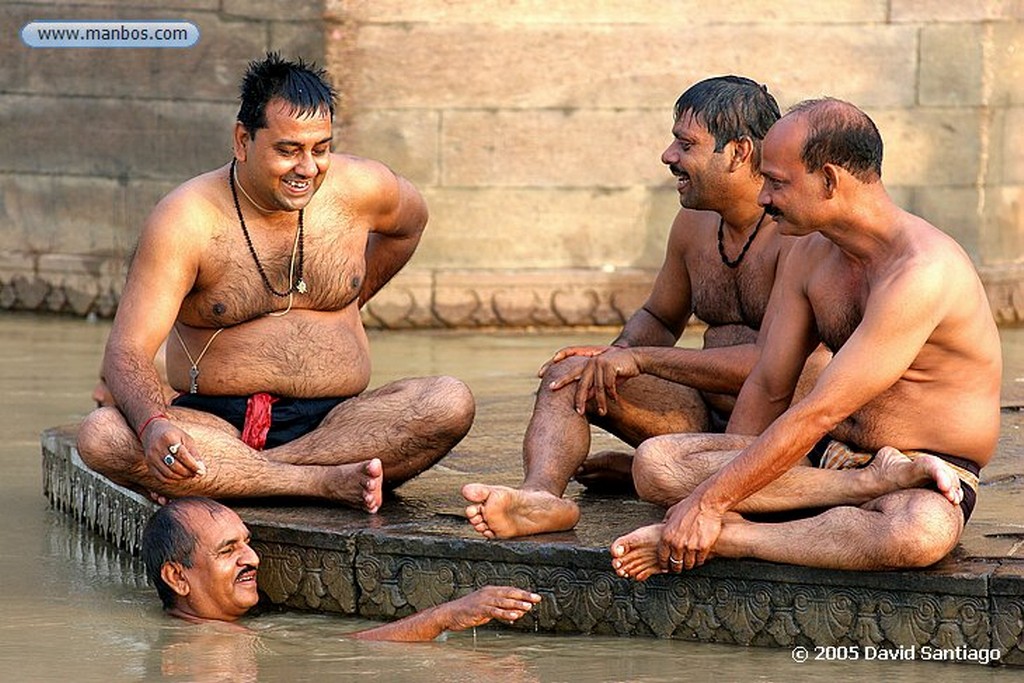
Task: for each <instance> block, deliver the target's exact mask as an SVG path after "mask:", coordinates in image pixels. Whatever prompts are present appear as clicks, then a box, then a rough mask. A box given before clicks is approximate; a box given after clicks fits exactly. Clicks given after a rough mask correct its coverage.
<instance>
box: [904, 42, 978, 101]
mask: <svg viewBox="0 0 1024 683" xmlns="http://www.w3.org/2000/svg"><path fill="white" fill-rule="evenodd" d="M983 32H984V29H983V28H982V27H981V26H980V25H977V24H973V25H972V24H968V25H964V24H937V25H929V26H925V27H923V28H922V29H921V66H920V76H919V78H918V88H919V89H920V102H921V104H922V105H924V106H929V107H931V106H958V107H965V106H977V105H980V104H983V102H982V96H983V85H984V84H983V77H984V74H985V64H984V58H985V50H984V45H983V35H982V34H983Z"/></svg>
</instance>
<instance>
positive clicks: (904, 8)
mask: <svg viewBox="0 0 1024 683" xmlns="http://www.w3.org/2000/svg"><path fill="white" fill-rule="evenodd" d="M890 16H891V20H892V21H896V22H910V21H920V22H934V21H950V22H952V21H961V22H963V21H987V20H991V19H1012V18H1017V19H1019V18H1021V17H1024V9H1022V7H1021V4H1020V3H1019V2H1017V1H1016V0H972V1H971V2H946V1H945V0H892V10H891V13H890Z"/></svg>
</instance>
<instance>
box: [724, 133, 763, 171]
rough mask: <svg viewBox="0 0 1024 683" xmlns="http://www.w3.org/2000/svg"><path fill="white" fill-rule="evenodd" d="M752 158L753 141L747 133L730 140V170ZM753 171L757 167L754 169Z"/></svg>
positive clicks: (748, 161)
mask: <svg viewBox="0 0 1024 683" xmlns="http://www.w3.org/2000/svg"><path fill="white" fill-rule="evenodd" d="M753 158H754V141H753V140H751V139H750V136H749V135H744V136H742V137H740V138H738V139H736V140H733V141H732V159H730V164H729V167H730V170H733V171H735V170H737V169H738V168H740V167H741V166H743V165H744V164H747V163H750V162H751V161H752V160H753ZM754 170H755V171H756V170H757V169H754Z"/></svg>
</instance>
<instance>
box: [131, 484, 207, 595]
mask: <svg viewBox="0 0 1024 683" xmlns="http://www.w3.org/2000/svg"><path fill="white" fill-rule="evenodd" d="M193 509H199V510H206V511H207V512H209V513H210V514H211V515H214V514H217V513H219V512H221V511H222V510H223V509H224V506H223V505H221V504H220V503H218V502H217V501H214V500H211V499H209V498H201V497H198V496H190V497H186V498H177V499H175V500H172V501H170V502H169V503H167V505H164V506H162V507H161V508H160V509H159V510H157V511H156V512H155V513H153V516H152V517H150V518H149V521H148V522H146V528H145V529H144V530H143V531H142V561H143V562H144V563H145V565H146V576H148V577H149V580H150V582H151V583H152V584H153V585H154V586H156V592H157V593H158V594H159V595H160V601H161V602H162V603H163V606H164V609H170V608H171V607H174V601H175V600H176V599H177V597H178V594H177V593H175V592H174V591H173V590H172V589H171V587H170V586H168V585H167V583H166V582H165V581H164V579H163V577H162V576H160V570H161V569H162V568H163V566H164V564H166V563H167V562H180V563H181V564H182V565H184V566H185V567H191V566H192V560H193V558H192V553H193V551H195V548H196V534H195V532H194V531H193V530H192V529H191V528H189V526H188V522H187V521H186V514H187V512H188V511H189V510H193Z"/></svg>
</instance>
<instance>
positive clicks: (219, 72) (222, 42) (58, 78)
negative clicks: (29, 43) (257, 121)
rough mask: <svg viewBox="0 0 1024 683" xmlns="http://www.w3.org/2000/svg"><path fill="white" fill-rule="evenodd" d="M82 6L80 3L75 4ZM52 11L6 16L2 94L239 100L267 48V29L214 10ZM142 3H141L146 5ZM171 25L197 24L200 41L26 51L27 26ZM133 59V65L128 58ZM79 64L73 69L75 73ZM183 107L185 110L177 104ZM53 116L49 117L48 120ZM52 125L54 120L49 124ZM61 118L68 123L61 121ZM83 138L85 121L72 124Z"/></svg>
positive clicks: (0, 50) (55, 6) (16, 10)
mask: <svg viewBox="0 0 1024 683" xmlns="http://www.w3.org/2000/svg"><path fill="white" fill-rule="evenodd" d="M76 4H77V3H76ZM103 4H104V5H107V7H81V6H75V7H73V6H70V5H69V4H68V3H48V4H47V6H45V7H42V6H31V7H30V6H24V5H21V4H20V3H19V4H15V5H14V6H12V7H10V8H9V9H5V11H4V12H3V13H2V14H0V29H2V30H3V31H4V34H5V35H7V36H11V37H12V39H10V40H5V41H3V43H0V91H4V92H11V93H20V94H38V95H43V96H57V95H61V96H68V95H86V96H93V97H144V98H147V99H151V98H187V99H189V100H192V99H200V100H206V101H209V100H219V101H223V102H233V101H234V100H235V98H236V97H237V92H238V82H239V80H240V79H241V76H242V72H243V71H244V69H245V65H246V63H247V62H248V60H250V59H253V58H254V57H258V56H260V55H261V54H262V53H263V51H264V50H265V49H266V48H267V40H266V31H265V30H264V29H263V27H262V24H260V23H256V22H240V21H238V20H225V19H223V18H222V17H221V16H220V15H219V14H217V13H215V12H204V11H201V9H197V10H190V9H183V10H181V11H180V12H178V13H176V14H175V15H174V16H169V15H168V12H169V8H166V7H164V6H163V5H162V4H161V5H160V6H159V7H153V6H150V7H145V8H142V7H139V6H136V7H130V6H129V7H119V8H118V9H117V10H116V12H114V13H113V15H112V12H111V9H110V7H109V5H110V3H109V2H107V3H103ZM140 4H141V3H140ZM58 19H64V20H71V21H85V20H111V19H136V20H145V19H153V20H167V19H180V20H185V21H191V22H192V23H193V24H195V25H196V26H197V27H198V28H199V36H200V37H199V42H198V43H197V44H196V45H194V46H192V47H189V48H176V49H139V50H116V49H110V50H104V49H77V50H69V49H56V48H54V49H44V48H36V49H26V47H25V45H24V44H23V43H22V42H21V40H20V37H19V38H17V39H15V38H13V37H14V36H20V31H21V29H22V27H23V26H24V25H25V24H26V23H28V22H29V21H34V20H58ZM127 54H131V55H133V57H132V58H131V59H124V58H122V57H123V56H125V55H127ZM69 59H73V60H74V61H73V64H74V68H69V61H68V60H69ZM178 106H182V105H178ZM42 118H47V117H42ZM47 120H49V122H50V123H51V125H53V123H54V119H52V118H47ZM57 120H63V119H57ZM68 120H69V121H70V124H69V127H70V128H71V129H72V130H73V131H75V132H77V131H79V130H80V128H81V125H82V124H81V121H91V122H92V123H95V120H93V119H77V120H76V119H71V118H69V119H68ZM55 127H56V126H55Z"/></svg>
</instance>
